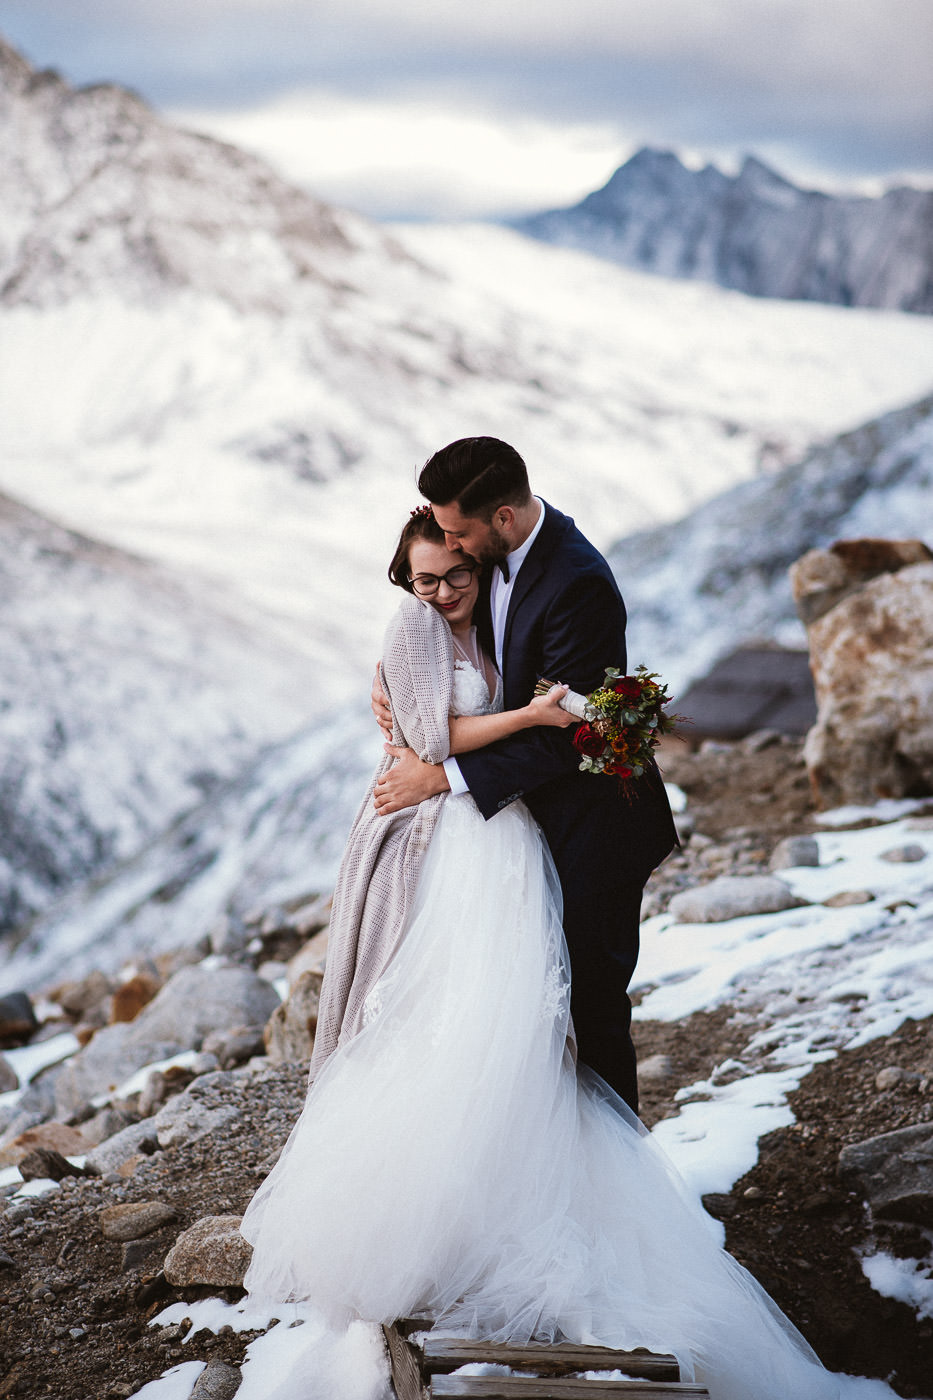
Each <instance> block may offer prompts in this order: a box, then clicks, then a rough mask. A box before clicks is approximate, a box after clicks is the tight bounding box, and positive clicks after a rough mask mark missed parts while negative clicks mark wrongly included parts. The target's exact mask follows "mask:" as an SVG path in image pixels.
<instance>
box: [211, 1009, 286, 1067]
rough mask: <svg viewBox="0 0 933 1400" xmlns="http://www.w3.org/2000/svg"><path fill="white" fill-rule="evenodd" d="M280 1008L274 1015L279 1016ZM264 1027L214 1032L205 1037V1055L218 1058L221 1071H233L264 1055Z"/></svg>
mask: <svg viewBox="0 0 933 1400" xmlns="http://www.w3.org/2000/svg"><path fill="white" fill-rule="evenodd" d="M277 1011H278V1008H276V1011H274V1012H273V1013H272V1014H273V1016H275V1015H276V1014H277ZM264 1030H265V1027H264V1026H238V1027H237V1028H236V1030H232V1031H212V1032H211V1034H210V1035H207V1036H205V1037H204V1047H203V1049H204V1051H205V1053H208V1054H211V1055H214V1056H216V1059H217V1063H218V1065H219V1067H220V1068H221V1069H232V1068H233V1066H234V1065H241V1064H243V1062H244V1061H245V1060H250V1059H252V1057H253V1056H254V1055H264V1054H265V1053H266V1051H265V1044H264V1041H263V1032H264Z"/></svg>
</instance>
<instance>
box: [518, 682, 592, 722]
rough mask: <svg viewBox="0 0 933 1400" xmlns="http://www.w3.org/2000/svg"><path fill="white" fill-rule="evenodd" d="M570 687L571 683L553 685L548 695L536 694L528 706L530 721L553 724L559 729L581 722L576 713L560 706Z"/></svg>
mask: <svg viewBox="0 0 933 1400" xmlns="http://www.w3.org/2000/svg"><path fill="white" fill-rule="evenodd" d="M569 689H570V686H569V685H552V686H551V688H550V690H549V691H548V693H547V695H536V696H535V698H534V700H532V702H531V704H530V705H528V707H527V708H528V713H529V717H530V723H531V724H532V725H536V724H545V725H551V726H553V727H555V728H557V729H568V728H569V727H570V725H571V724H579V723H580V721H579V720H578V719H577V718H576V716H575V715H571V714H568V713H567V711H566V710H562V709H561V708H560V703H559V702H560V701H561V700H563V698H564V696H565V695H566V694H567V691H568V690H569Z"/></svg>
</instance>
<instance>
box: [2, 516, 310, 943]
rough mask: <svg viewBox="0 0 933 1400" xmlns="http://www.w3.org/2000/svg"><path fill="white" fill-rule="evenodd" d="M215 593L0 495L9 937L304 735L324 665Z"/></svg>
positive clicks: (4, 904) (4, 874)
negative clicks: (263, 757) (270, 749)
mask: <svg viewBox="0 0 933 1400" xmlns="http://www.w3.org/2000/svg"><path fill="white" fill-rule="evenodd" d="M214 594H215V596H214V598H213V599H210V598H208V597H207V596H205V595H206V590H203V589H202V590H199V591H198V592H195V591H194V590H192V589H191V588H190V587H189V586H188V585H186V584H185V583H184V582H183V581H182V580H179V579H178V578H174V577H172V576H171V575H170V574H169V573H168V571H167V570H165V569H164V568H161V567H160V566H157V565H154V564H151V563H149V562H147V561H145V560H142V559H139V558H136V557H134V556H132V555H129V554H127V553H125V552H123V551H120V550H117V549H113V548H111V547H109V546H105V545H101V544H99V543H97V542H96V541H93V540H91V539H88V538H87V537H85V536H82V535H78V534H75V533H74V532H72V531H69V530H66V529H64V528H62V527H61V526H58V525H56V524H55V523H53V522H52V521H50V520H48V519H46V518H45V517H43V516H40V515H38V514H37V513H35V512H34V511H31V510H28V509H26V508H25V507H23V506H22V505H20V504H18V503H17V502H15V501H13V500H11V499H10V498H9V497H7V496H3V495H0V931H3V930H5V929H10V928H12V927H13V926H15V925H16V924H18V923H20V922H21V921H22V920H23V919H25V918H26V917H28V916H29V915H31V914H33V913H35V911H36V910H38V909H42V908H44V907H45V906H46V905H47V904H48V903H49V902H50V900H52V899H53V898H54V897H56V896H57V895H59V894H60V893H61V892H62V891H63V890H66V889H68V888H69V887H70V886H72V885H73V884H75V883H76V882H80V881H83V880H86V879H87V878H88V877H89V876H91V875H94V874H95V873H97V872H99V871H101V870H103V869H106V868H109V867H110V866H112V865H113V864H114V863H115V862H117V861H120V860H123V859H125V858H126V857H128V856H129V855H131V854H132V853H134V852H135V851H136V850H137V849H138V848H139V846H140V845H141V844H142V843H143V842H144V841H146V840H147V839H150V838H152V837H153V836H154V835H155V834H156V833H158V832H161V831H162V830H163V829H164V828H165V827H166V826H167V825H168V824H169V822H171V821H172V820H174V819H175V818H176V817H177V816H178V815H179V814H180V813H181V812H184V811H186V810H188V809H189V808H191V807H192V806H194V805H196V804H197V803H199V802H200V801H202V800H203V798H204V796H205V794H206V793H209V792H211V791H212V790H213V789H214V788H216V787H218V786H219V785H220V784H222V783H223V782H224V781H226V780H228V779H230V778H232V777H233V776H234V775H235V774H237V773H238V772H239V771H240V769H241V768H242V767H243V766H244V765H245V764H246V763H247V762H248V761H250V760H251V759H253V758H254V756H255V754H256V752H257V750H258V748H259V747H260V746H261V745H263V744H268V743H271V742H272V741H274V740H278V739H281V738H282V737H283V736H284V735H286V734H290V733H291V732H293V731H294V730H295V729H296V728H297V727H298V726H299V725H301V724H302V723H307V720H308V717H309V715H310V714H311V713H313V709H314V707H313V706H312V705H309V702H308V696H309V694H312V693H313V689H314V686H315V679H316V676H317V673H318V671H317V668H316V667H315V666H314V665H313V664H312V662H311V661H310V660H309V659H308V657H307V656H305V655H303V654H301V653H297V654H294V653H292V652H290V651H289V650H288V649H286V648H285V647H284V646H282V645H280V644H278V643H276V642H274V641H272V640H270V639H269V638H267V637H266V635H265V631H264V629H263V626H262V622H261V619H258V618H257V619H256V620H255V622H254V624H253V625H252V626H248V625H247V623H246V622H245V621H244V620H243V617H242V609H240V610H239V615H237V616H234V615H232V614H231V613H230V612H229V611H227V610H225V608H224V603H223V598H222V597H221V596H220V595H219V590H214Z"/></svg>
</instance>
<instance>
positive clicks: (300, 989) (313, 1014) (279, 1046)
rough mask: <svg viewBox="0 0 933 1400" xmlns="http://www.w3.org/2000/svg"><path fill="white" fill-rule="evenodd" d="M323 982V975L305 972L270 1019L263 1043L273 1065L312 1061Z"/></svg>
mask: <svg viewBox="0 0 933 1400" xmlns="http://www.w3.org/2000/svg"><path fill="white" fill-rule="evenodd" d="M323 980H324V978H323V974H322V973H320V972H303V973H302V974H301V976H300V977H299V978H298V980H297V982H296V983H295V985H294V986H293V987H292V990H291V992H290V993H289V997H288V1000H287V1001H284V1002H283V1003H282V1004H281V1006H278V1007H277V1008H276V1009H275V1011H273V1013H272V1015H271V1016H270V1018H269V1021H268V1024H267V1025H266V1029H265V1034H264V1037H263V1039H264V1041H265V1046H266V1054H267V1055H268V1056H269V1059H270V1060H271V1061H272V1062H273V1064H281V1063H282V1062H283V1061H286V1060H309V1059H310V1058H311V1051H312V1049H313V1048H314V1034H315V1031H316V1030H317V1013H318V1007H319V1005H320V1000H321V984H322V982H323Z"/></svg>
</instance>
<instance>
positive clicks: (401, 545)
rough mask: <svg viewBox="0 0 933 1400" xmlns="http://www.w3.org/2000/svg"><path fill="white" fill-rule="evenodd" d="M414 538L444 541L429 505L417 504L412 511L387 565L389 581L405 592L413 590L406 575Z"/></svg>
mask: <svg viewBox="0 0 933 1400" xmlns="http://www.w3.org/2000/svg"><path fill="white" fill-rule="evenodd" d="M415 540H429V541H430V543H431V544H443V543H444V531H443V530H442V529H441V527H440V525H438V523H437V521H436V520H435V519H434V512H433V510H432V509H431V507H430V506H418V507H417V509H416V510H413V511H412V513H411V515H410V516H409V518H408V520H407V522H406V524H405V528H404V529H403V531H402V533H401V535H400V536H399V542H398V544H397V545H396V546H395V553H394V554H393V555H392V563H391V564H390V565H389V581H390V582H391V583H394V584H397V585H398V587H399V588H404V589H405V592H406V593H413V592H414V589H413V588H412V586H411V579H410V578H409V575H408V551H409V550H410V549H411V547H412V545H413V544H414V542H415Z"/></svg>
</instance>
